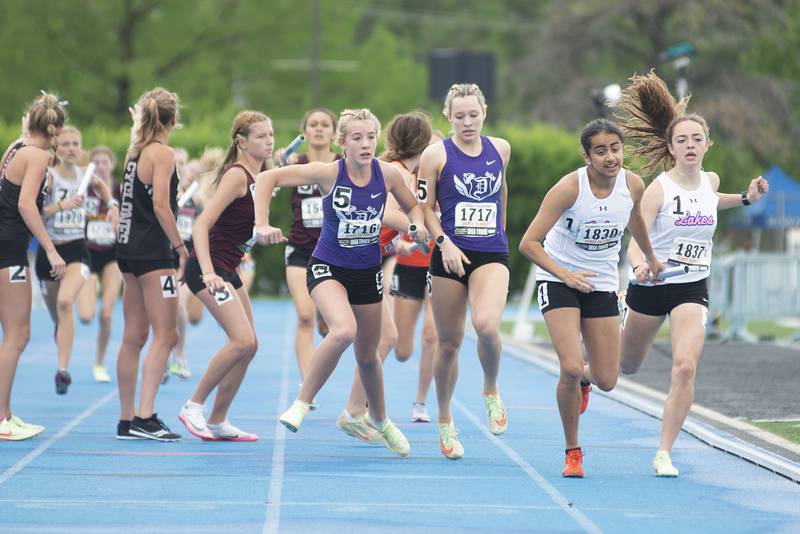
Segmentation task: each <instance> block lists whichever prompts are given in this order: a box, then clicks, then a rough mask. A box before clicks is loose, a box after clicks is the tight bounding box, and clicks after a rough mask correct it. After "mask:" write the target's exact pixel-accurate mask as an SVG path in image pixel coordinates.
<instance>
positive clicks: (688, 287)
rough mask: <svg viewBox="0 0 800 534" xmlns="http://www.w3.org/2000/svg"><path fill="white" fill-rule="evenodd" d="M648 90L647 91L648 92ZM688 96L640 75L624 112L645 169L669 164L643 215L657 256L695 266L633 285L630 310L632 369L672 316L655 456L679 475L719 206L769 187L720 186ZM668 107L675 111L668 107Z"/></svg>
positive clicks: (627, 337) (625, 360) (641, 269)
mask: <svg viewBox="0 0 800 534" xmlns="http://www.w3.org/2000/svg"><path fill="white" fill-rule="evenodd" d="M642 94H646V95H647V98H641V96H642ZM685 103H686V102H685V101H682V102H681V103H676V102H675V100H674V99H673V98H672V96H671V95H670V93H669V90H668V89H667V87H666V85H665V84H664V82H663V81H662V80H661V79H660V78H658V76H656V75H655V73H653V72H651V73H650V74H648V75H647V76H634V77H633V78H632V85H631V87H629V88H627V89H626V90H625V91H624V93H623V99H622V101H621V103H620V106H621V109H622V110H623V111H625V112H631V111H633V112H635V113H636V116H637V117H639V118H638V119H637V120H636V121H631V122H630V123H628V124H626V125H625V127H626V130H627V131H628V133H629V134H630V135H631V136H633V137H635V138H637V139H639V140H640V141H642V144H641V145H640V147H639V148H637V149H636V150H635V153H637V154H639V155H641V156H644V157H645V158H646V161H647V162H648V163H647V164H646V165H645V169H650V168H653V167H656V166H660V165H662V164H664V165H665V166H666V168H667V169H669V170H668V171H667V172H664V173H662V174H661V175H659V176H658V178H657V179H655V180H653V182H652V183H651V184H650V185H649V186H648V188H647V190H646V191H645V194H644V198H643V199H642V216H643V218H644V222H645V224H646V225H647V227H648V228H649V231H650V238H651V240H652V243H653V248H654V250H655V254H656V257H657V258H658V259H659V260H660V261H662V262H664V264H665V266H666V268H667V269H670V268H671V267H675V266H684V267H688V268H689V272H688V273H687V274H684V275H680V276H676V277H674V278H666V279H664V280H658V279H656V281H655V284H653V283H649V284H646V285H638V284H631V285H630V286H629V287H628V292H627V296H626V304H627V310H626V311H625V314H624V316H623V330H622V357H621V371H622V372H623V373H626V374H631V373H635V372H636V371H638V370H639V368H640V367H641V365H642V363H643V362H644V358H645V356H646V355H647V353H648V352H649V350H650V346H651V345H652V343H653V340H654V339H655V336H656V334H657V333H658V330H659V328H660V327H661V324H662V323H663V322H664V318H665V317H666V316H669V318H670V321H669V324H670V337H671V340H672V374H671V376H672V383H671V385H670V389H669V394H668V395H667V400H666V401H665V403H664V415H663V418H662V424H661V440H660V443H659V447H658V451H657V452H656V456H655V458H654V459H653V469H654V470H655V473H656V475H657V476H667V477H676V476H678V469H676V468H675V467H674V466H673V465H672V461H671V459H670V455H669V452H670V450H671V448H672V445H673V443H674V442H675V439H676V438H677V436H678V432H679V431H680V428H681V425H682V424H683V421H684V420H685V419H686V415H687V414H688V412H689V409H690V408H691V405H692V401H693V399H694V377H695V370H696V368H697V362H698V361H699V359H700V354H701V352H702V350H703V343H704V340H705V326H706V319H707V315H708V311H707V308H708V286H707V285H706V282H707V280H706V279H707V278H708V275H709V274H710V271H709V270H710V265H711V251H712V241H711V238H712V236H713V234H714V229H715V228H716V223H717V211H718V210H721V209H727V208H734V207H738V206H741V205H742V204H744V205H749V204H750V203H752V202H755V201H757V200H758V199H759V198H761V196H762V195H763V194H764V193H766V192H767V190H768V189H769V184H768V183H767V182H766V180H764V179H763V178H761V177H758V178H756V179H755V180H753V181H752V182H750V187H749V188H748V190H747V191H745V192H743V193H741V194H722V193H718V192H717V189H718V188H719V176H717V175H716V173H713V172H704V171H703V170H702V165H703V156H704V155H705V153H706V151H708V148H709V137H708V126H707V124H706V122H705V120H704V119H703V118H702V117H701V116H699V115H696V114H690V115H684V114H683V110H684V109H685ZM665 109H666V110H668V113H664V110H665ZM651 132H664V134H663V135H661V136H658V135H654V134H652V133H651ZM628 261H629V263H630V265H632V266H633V269H632V271H633V273H635V275H636V279H637V280H638V281H639V282H641V281H643V280H646V279H648V278H649V275H650V268H649V266H648V265H647V264H645V263H644V261H643V258H642V252H641V250H640V249H639V248H638V247H637V246H636V244H635V243H633V242H631V244H630V246H629V247H628Z"/></svg>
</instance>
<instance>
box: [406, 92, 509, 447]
mask: <svg viewBox="0 0 800 534" xmlns="http://www.w3.org/2000/svg"><path fill="white" fill-rule="evenodd" d="M443 112H444V115H445V116H446V117H447V119H448V120H449V121H450V124H451V126H452V127H453V132H454V135H453V137H452V138H449V139H445V140H444V141H442V142H441V143H436V144H434V145H431V146H429V147H428V148H426V149H425V152H423V153H422V158H421V159H420V164H419V175H418V181H417V187H418V188H419V190H425V191H427V194H428V197H427V202H426V203H425V205H424V206H425V223H426V225H427V226H428V228H429V229H430V232H431V235H433V236H434V237H435V238H436V244H437V247H436V249H434V251H433V254H432V256H431V265H430V269H429V272H430V275H431V286H430V289H431V304H432V306H433V315H434V319H435V321H436V330H437V332H438V334H439V347H438V351H437V355H436V357H435V360H434V378H435V380H436V397H437V399H438V401H439V437H440V443H439V445H440V449H441V451H442V454H444V455H445V456H446V457H447V458H450V459H452V460H455V459H458V458H461V457H463V455H464V448H463V447H462V446H461V443H460V442H459V440H458V438H457V431H456V428H455V426H454V424H453V417H452V414H451V411H450V402H451V398H452V396H453V391H454V390H455V386H456V379H457V377H458V351H459V348H460V347H461V343H462V341H463V339H464V323H465V320H466V315H467V304H468V303H469V305H470V309H471V315H472V324H473V326H474V327H475V331H476V333H477V335H478V357H479V358H480V362H481V366H482V367H483V396H484V400H485V402H486V410H487V415H488V422H489V431H490V432H491V433H492V434H495V435H498V434H502V433H503V432H505V431H506V428H507V427H508V418H507V416H506V411H505V408H504V406H503V402H502V401H501V400H500V395H499V393H498V387H497V375H498V372H499V369H500V352H501V342H500V319H501V317H502V315H503V308H504V307H505V302H506V294H507V293H508V241H507V239H506V234H505V222H506V183H505V177H504V176H503V175H504V173H505V169H506V166H507V165H508V160H509V158H510V157H511V145H509V143H508V141H506V140H505V139H500V138H498V137H486V136H483V135H481V134H480V132H481V127H482V126H483V121H484V119H485V118H486V101H485V99H484V97H483V93H481V90H480V88H479V87H478V86H477V85H474V84H456V85H453V86H452V87H451V88H450V91H449V92H448V93H447V97H446V99H445V102H444V110H443ZM437 202H438V204H439V207H440V209H441V222H440V221H439V218H438V217H437V216H436V204H437Z"/></svg>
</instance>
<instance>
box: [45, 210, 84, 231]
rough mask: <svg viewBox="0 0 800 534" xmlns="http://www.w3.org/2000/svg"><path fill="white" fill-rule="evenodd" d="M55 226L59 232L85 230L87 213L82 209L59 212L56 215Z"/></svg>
mask: <svg viewBox="0 0 800 534" xmlns="http://www.w3.org/2000/svg"><path fill="white" fill-rule="evenodd" d="M53 226H54V227H56V228H57V229H59V230H83V227H84V226H86V211H85V210H83V209H82V208H75V209H71V210H65V211H59V212H57V213H56V214H55V218H54V219H53Z"/></svg>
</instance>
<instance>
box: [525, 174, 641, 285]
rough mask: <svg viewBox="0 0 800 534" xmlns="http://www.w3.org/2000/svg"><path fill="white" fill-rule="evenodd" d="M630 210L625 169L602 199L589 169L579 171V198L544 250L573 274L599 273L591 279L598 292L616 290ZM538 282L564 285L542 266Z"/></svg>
mask: <svg viewBox="0 0 800 534" xmlns="http://www.w3.org/2000/svg"><path fill="white" fill-rule="evenodd" d="M631 209H633V200H632V199H631V192H630V191H629V190H628V182H627V180H626V177H625V169H621V170H620V171H619V173H618V174H617V177H616V179H615V182H614V189H612V190H611V194H610V195H608V196H607V197H606V198H602V199H601V198H597V197H595V196H594V194H593V193H592V188H591V187H590V185H589V175H588V173H587V171H586V167H581V168H580V169H578V198H577V199H576V200H575V203H574V204H573V205H572V206H571V207H570V208H569V209H567V210H565V211H564V213H562V214H561V217H559V219H558V221H556V224H555V225H554V226H553V228H552V229H551V230H550V231H549V232H547V236H545V240H544V250H545V252H547V254H548V255H549V256H550V257H551V258H553V260H555V262H556V263H558V264H559V265H560V266H561V267H563V268H564V269H566V270H568V271H570V272H574V271H592V272H595V273H597V276H593V277H591V278H589V280H590V282H591V283H592V285H594V287H595V291H616V290H617V289H619V272H618V270H617V264H618V263H619V251H620V247H621V242H622V234H623V232H624V231H625V227H626V226H627V225H628V219H629V218H630V215H631ZM536 279H537V280H548V281H552V282H561V280H559V279H558V278H557V277H555V276H553V275H552V274H550V273H549V272H547V271H545V270H544V269H542V268H541V267H539V268H538V269H537V271H536Z"/></svg>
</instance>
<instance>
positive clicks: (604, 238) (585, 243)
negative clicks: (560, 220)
mask: <svg viewBox="0 0 800 534" xmlns="http://www.w3.org/2000/svg"><path fill="white" fill-rule="evenodd" d="M621 237H622V228H621V227H620V226H619V225H618V224H617V223H593V222H587V223H583V225H581V228H580V229H579V230H578V235H577V237H576V238H575V245H576V246H577V247H578V248H582V249H583V250H588V251H590V252H595V251H598V250H607V249H609V248H613V247H615V246H617V244H618V243H619V240H620V238H621Z"/></svg>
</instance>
